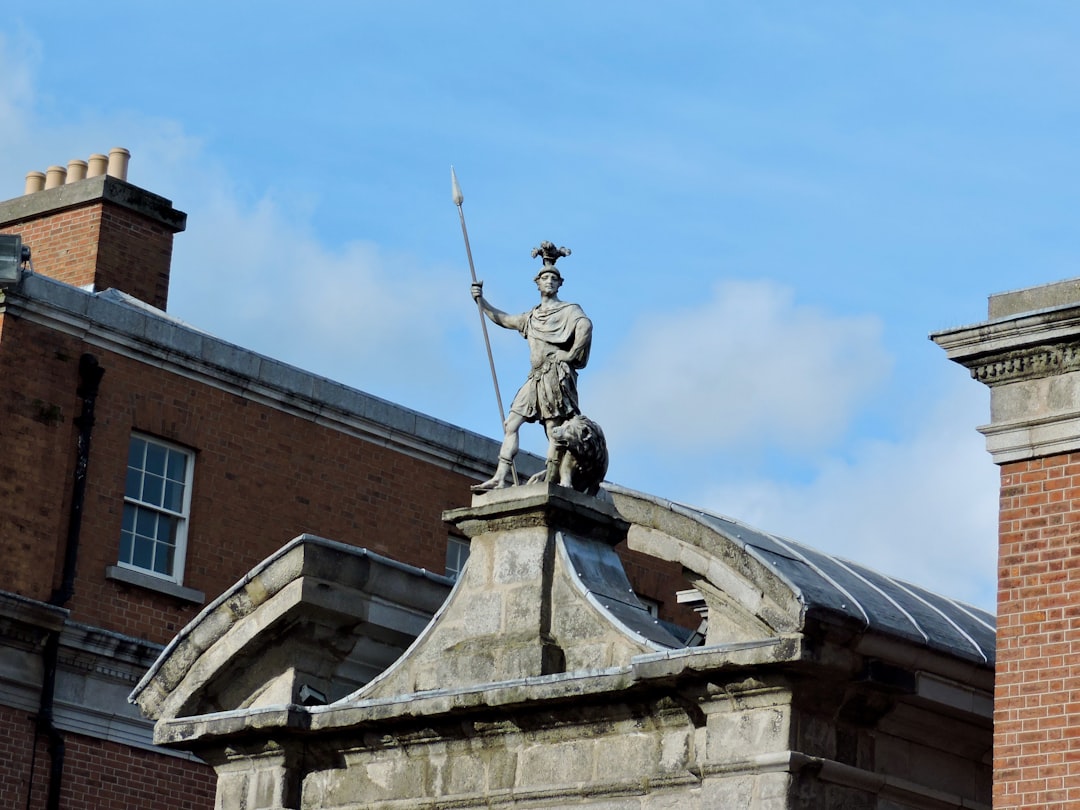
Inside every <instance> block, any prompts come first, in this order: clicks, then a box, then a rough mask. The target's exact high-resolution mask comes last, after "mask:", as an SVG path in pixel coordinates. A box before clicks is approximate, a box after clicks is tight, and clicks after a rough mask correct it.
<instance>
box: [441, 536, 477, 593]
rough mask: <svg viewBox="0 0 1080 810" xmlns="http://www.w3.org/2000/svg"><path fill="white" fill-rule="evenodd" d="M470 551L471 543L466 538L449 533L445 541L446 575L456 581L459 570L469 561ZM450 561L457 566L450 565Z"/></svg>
mask: <svg viewBox="0 0 1080 810" xmlns="http://www.w3.org/2000/svg"><path fill="white" fill-rule="evenodd" d="M463 553H464V557H463V556H462V554H463ZM470 553H472V544H471V543H470V542H469V541H468V540H467V539H465V538H464V537H457V536H455V535H450V537H449V538H448V539H447V541H446V576H448V577H449V578H450V579H452V580H454V581H455V582H457V580H458V578H459V577H460V576H461V572H462V571H464V570H465V563H467V562H468V561H469V554H470ZM451 562H454V563H456V564H457V567H456V568H454V567H452V566H451V565H450V563H451Z"/></svg>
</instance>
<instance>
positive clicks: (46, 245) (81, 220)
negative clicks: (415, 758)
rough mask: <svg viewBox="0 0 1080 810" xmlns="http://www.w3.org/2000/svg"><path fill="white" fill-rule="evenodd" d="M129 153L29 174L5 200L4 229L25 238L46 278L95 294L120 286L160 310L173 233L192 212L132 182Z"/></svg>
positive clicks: (0, 207) (1, 205)
mask: <svg viewBox="0 0 1080 810" xmlns="http://www.w3.org/2000/svg"><path fill="white" fill-rule="evenodd" d="M128 158H129V153H128V151H127V150H126V149H119V148H117V149H113V150H111V151H110V154H109V156H108V157H106V156H105V155H91V156H90V160H89V161H88V162H83V161H81V160H73V161H71V162H70V163H69V164H68V168H67V169H65V168H63V167H61V166H51V167H49V171H48V172H47V173H45V174H43V173H42V172H30V173H29V174H28V175H27V178H26V194H24V195H23V196H22V197H16V198H15V199H12V200H7V201H6V202H0V233H12V234H19V235H20V236H21V237H22V241H23V244H24V245H28V246H29V247H30V249H31V251H32V253H33V265H34V271H35V272H37V273H40V274H41V275H46V276H50V277H51V278H55V279H57V280H58V281H63V282H66V283H68V284H72V285H75V286H77V287H91V288H92V289H93V290H95V291H101V290H107V289H109V288H110V287H111V288H115V289H117V290H120V291H122V292H125V293H128V294H129V295H131V296H134V297H135V298H138V299H139V300H141V301H145V302H146V303H148V304H151V305H153V306H155V307H157V308H158V309H162V310H163V309H165V307H166V305H167V303H168V299H169V270H170V265H171V263H172V243H173V234H176V233H179V232H180V231H183V230H184V228H185V227H186V226H187V214H185V213H183V212H182V211H177V210H176V209H175V208H173V207H172V201H171V200H167V199H165V198H164V197H159V196H158V195H157V194H152V193H150V192H149V191H145V190H144V189H141V188H138V187H137V186H133V185H131V184H130V183H128V182H127V161H128ZM84 175H85V179H81V178H83V177H84Z"/></svg>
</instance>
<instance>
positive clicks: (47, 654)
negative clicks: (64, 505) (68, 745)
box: [26, 354, 105, 810]
mask: <svg viewBox="0 0 1080 810" xmlns="http://www.w3.org/2000/svg"><path fill="white" fill-rule="evenodd" d="M104 373H105V369H103V368H102V367H101V366H100V365H98V361H97V358H96V357H94V355H92V354H84V355H83V356H82V357H80V358H79V379H80V384H79V387H78V388H77V389H76V391H75V393H76V395H77V396H78V397H79V398H80V399H81V400H82V412H81V413H80V414H79V415H78V416H77V417H76V418H75V420H74V424H75V426H76V427H77V428H78V429H79V433H78V437H77V438H76V445H75V480H74V483H73V485H72V489H71V512H70V514H69V517H68V532H67V545H66V546H65V548H64V574H63V578H62V580H61V582H60V587H59V588H57V589H56V590H54V591H53V592H52V596H51V597H50V598H49V604H52V605H56V606H57V607H63V606H64V605H66V604H67V603H68V601H69V600H70V599H71V597H72V595H73V594H74V593H75V567H76V562H77V561H78V555H79V534H80V532H81V531H82V511H83V503H84V502H85V500H86V470H87V467H88V465H89V463H90V436H91V433H92V431H93V429H94V406H95V405H96V404H97V395H98V387H99V386H100V384H101V377H102V375H103V374H104ZM59 660H60V633H59V632H55V633H51V634H50V635H49V638H48V639H47V640H46V642H45V650H44V652H43V653H42V665H43V669H44V675H43V676H42V682H41V703H40V705H39V708H38V716H37V729H36V730H35V732H34V751H35V756H36V751H37V740H38V736H39V735H40V734H41V733H42V732H44V733H45V735H46V736H47V738H48V741H49V792H48V795H47V798H46V803H45V807H46V810H60V785H61V782H62V781H63V777H64V754H65V747H64V735H63V734H61V733H60V729H58V728H57V727H56V724H55V722H54V716H53V701H54V698H55V693H56V670H57V665H58V663H59ZM30 772H31V774H33V765H32V764H31V768H30ZM33 790H34V785H33V778H32V776H31V784H30V787H29V790H28V791H27V797H26V806H27V808H29V807H30V797H31V795H32V793H33Z"/></svg>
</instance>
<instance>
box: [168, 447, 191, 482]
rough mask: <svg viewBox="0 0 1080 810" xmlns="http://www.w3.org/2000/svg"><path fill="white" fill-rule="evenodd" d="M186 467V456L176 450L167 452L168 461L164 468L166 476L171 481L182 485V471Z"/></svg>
mask: <svg viewBox="0 0 1080 810" xmlns="http://www.w3.org/2000/svg"><path fill="white" fill-rule="evenodd" d="M186 467H187V456H185V455H184V454H183V453H180V452H177V451H176V450H170V451H169V460H168V463H167V466H166V476H167V477H168V478H170V479H171V480H173V481H179V482H180V483H181V484H182V483H184V470H185V468H186Z"/></svg>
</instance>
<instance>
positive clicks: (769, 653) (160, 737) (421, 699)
mask: <svg viewBox="0 0 1080 810" xmlns="http://www.w3.org/2000/svg"><path fill="white" fill-rule="evenodd" d="M812 663H814V661H813V653H812V652H811V651H810V650H809V649H808V648H807V647H806V646H805V642H804V639H803V638H802V637H801V636H798V635H787V636H780V637H776V638H770V639H760V640H758V641H753V642H739V643H735V644H730V645H716V646H713V647H695V648H684V649H681V650H669V651H665V652H661V653H649V654H645V655H641V656H637V657H635V658H634V659H633V660H632V661H631V663H630V665H629V666H622V667H612V668H610V669H603V670H582V671H578V672H569V673H558V674H554V675H541V676H535V677H529V678H520V679H515V680H511V681H503V682H499V683H487V684H477V685H476V686H471V687H463V688H458V689H432V690H428V691H425V692H415V693H412V694H407V695H397V696H395V697H392V698H377V699H369V700H360V701H355V702H350V701H349V700H348V699H346V700H343V701H339V702H338V703H334V704H331V705H329V706H316V707H312V708H307V707H303V706H296V705H291V704H290V705H283V706H268V707H265V708H261V709H249V710H243V709H241V710H234V711H228V712H220V713H217V714H208V715H199V716H193V717H183V718H176V719H171V720H161V721H159V722H158V724H157V726H156V728H155V731H154V741H155V743H156V744H158V745H177V746H180V747H186V744H191V743H197V742H198V741H199V740H205V739H208V738H213V737H219V738H220V737H231V736H236V735H246V734H249V733H250V732H252V731H259V730H269V729H282V730H292V731H299V732H331V731H335V730H346V729H347V730H350V731H352V730H355V729H356V728H357V727H362V726H366V725H379V724H382V723H387V722H395V721H409V720H411V719H413V718H424V719H425V720H426V721H432V720H434V719H435V718H437V717H439V716H446V715H459V714H463V713H473V712H478V711H479V712H483V711H487V710H490V709H497V710H499V711H505V710H508V709H513V708H515V707H519V706H520V707H527V708H528V709H529V710H531V711H532V710H537V709H538V708H541V707H542V706H543V705H544V704H546V705H548V706H550V705H551V704H557V703H561V702H563V701H572V700H573V699H575V698H580V697H583V696H590V695H591V696H594V697H595V698H600V697H601V696H603V695H612V697H613V698H616V699H620V700H622V699H624V698H625V697H626V696H627V693H631V692H635V691H638V690H649V689H650V688H652V687H656V688H660V689H665V688H666V686H667V685H668V684H670V683H671V681H672V679H675V678H679V679H684V678H687V677H689V678H694V677H699V678H703V679H706V680H708V679H709V678H710V677H711V676H713V675H715V674H717V673H719V672H725V671H726V672H733V671H738V670H743V669H747V668H752V667H760V666H763V665H786V666H790V665H797V664H812Z"/></svg>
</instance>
